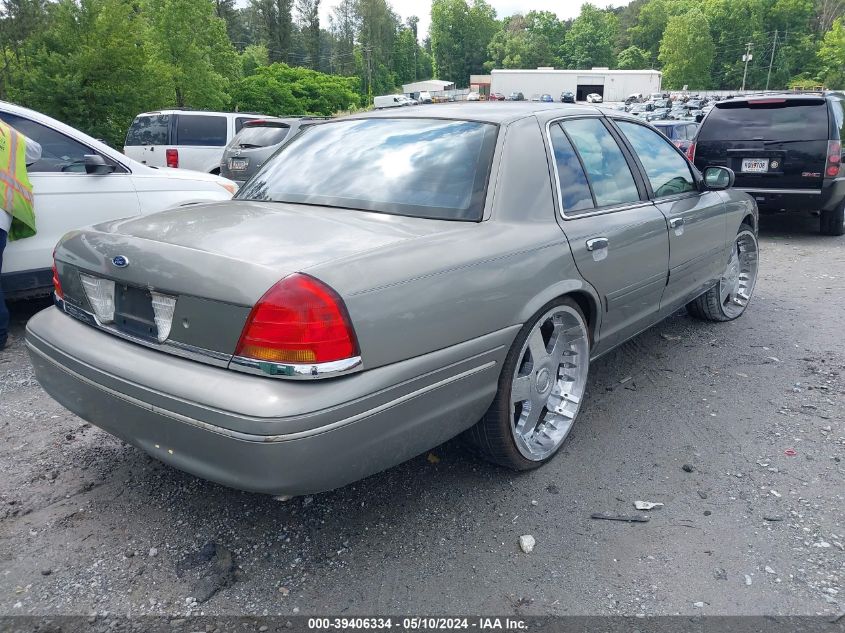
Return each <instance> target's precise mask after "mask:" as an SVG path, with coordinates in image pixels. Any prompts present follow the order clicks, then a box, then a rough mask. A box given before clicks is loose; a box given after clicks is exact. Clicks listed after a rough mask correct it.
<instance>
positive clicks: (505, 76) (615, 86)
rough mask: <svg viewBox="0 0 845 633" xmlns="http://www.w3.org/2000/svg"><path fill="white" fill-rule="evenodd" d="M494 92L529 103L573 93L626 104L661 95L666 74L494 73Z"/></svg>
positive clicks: (601, 71) (596, 70) (541, 70)
mask: <svg viewBox="0 0 845 633" xmlns="http://www.w3.org/2000/svg"><path fill="white" fill-rule="evenodd" d="M490 74H491V77H492V79H491V82H490V83H491V85H490V90H491V92H500V93H502V94H504V95H506V96H507V95H509V94H510V93H511V92H521V93H522V94H523V95H525V98H526V99H530V98H531V96H532V95H535V94H550V95H552V97H554V99H555V100H556V101H557V100H558V99H560V93H561V92H564V91H567V90H569V91H572V92H573V93H575V98H576V99H577V100H578V101H584V100H585V99H586V98H587V95H588V94H590V93H597V94H600V95H602V97H603V98H604V100H605V101H624V100H625V97H627V96H628V95H630V94H634V93H642V94H644V95H647V94H650V93H653V92H660V90H661V82H662V79H663V73H661V72H660V71H658V70H609V69H607V68H593V69H592V70H555V69H554V68H537V69H533V70H528V69H526V70H523V69H494V70H493V71H492V72H491V73H490Z"/></svg>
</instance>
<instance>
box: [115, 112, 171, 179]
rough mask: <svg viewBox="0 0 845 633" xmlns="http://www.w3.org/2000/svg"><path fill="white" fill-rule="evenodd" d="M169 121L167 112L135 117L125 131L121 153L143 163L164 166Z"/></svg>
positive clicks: (168, 135)
mask: <svg viewBox="0 0 845 633" xmlns="http://www.w3.org/2000/svg"><path fill="white" fill-rule="evenodd" d="M170 123H171V120H170V115H168V114H148V115H140V116H137V117H135V120H134V121H132V125H130V126H129V131H127V133H126V141H125V142H124V144H123V153H124V154H126V155H127V156H128V157H129V158H132V159H134V160H137V161H138V162H139V163H142V164H144V165H150V166H151V167H164V166H165V163H166V159H165V152H164V150H165V146H166V145H167V144H168V143H170Z"/></svg>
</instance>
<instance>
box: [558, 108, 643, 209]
mask: <svg viewBox="0 0 845 633" xmlns="http://www.w3.org/2000/svg"><path fill="white" fill-rule="evenodd" d="M563 129H564V130H565V131H566V134H567V135H568V136H569V138H570V139H571V141H572V144H573V145H574V146H575V149H577V150H578V154H579V155H580V157H581V161H582V162H583V163H584V168H585V169H586V170H587V178H588V179H589V182H590V187H591V188H592V190H593V195H594V196H595V200H596V205H597V206H599V207H603V206H607V205H612V204H623V203H625V202H636V201H638V200H639V199H640V195H639V192H638V191H637V185H636V184H635V183H634V177H633V176H632V175H631V170H630V168H629V167H628V163H627V162H626V161H625V156H624V155H623V154H622V150H621V149H619V145H617V143H616V141H615V140H614V139H613V137H612V136H611V135H610V132H609V131H608V130H607V128H606V127H605V126H604V124H603V123H602V122H601V121H600V120H599V119H574V120H572V121H566V122H564V123H563Z"/></svg>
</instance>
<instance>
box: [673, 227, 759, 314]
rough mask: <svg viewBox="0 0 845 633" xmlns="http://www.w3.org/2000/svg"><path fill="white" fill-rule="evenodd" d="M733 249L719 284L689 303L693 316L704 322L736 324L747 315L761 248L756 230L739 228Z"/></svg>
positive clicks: (690, 312)
mask: <svg viewBox="0 0 845 633" xmlns="http://www.w3.org/2000/svg"><path fill="white" fill-rule="evenodd" d="M733 249H734V250H733V252H732V254H731V257H730V259H729V260H728V265H727V267H726V268H725V272H723V273H722V276H721V278H720V280H719V283H717V284H716V285H715V286H713V287H712V288H710V290H708V291H707V292H705V293H704V294H703V295H700V296H698V297H696V298H695V299H693V300H692V301H690V302H689V303H688V304H687V312H688V313H689V314H690V316H692V317H695V318H696V319H701V320H702V321H733V320H734V319H736V318H738V317H739V316H740V315H742V313H744V312H745V308H746V307H748V304H749V302H750V301H751V295H752V293H753V292H754V285H755V284H756V283H757V265H758V254H759V247H758V245H757V235H756V234H755V233H754V229H753V228H751V227H750V226H748V225H747V224H742V225H740V227H739V231H738V232H737V234H736V239H735V240H734V245H733Z"/></svg>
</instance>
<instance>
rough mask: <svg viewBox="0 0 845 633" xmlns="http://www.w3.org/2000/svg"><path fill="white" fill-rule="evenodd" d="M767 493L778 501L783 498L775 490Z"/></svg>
mask: <svg viewBox="0 0 845 633" xmlns="http://www.w3.org/2000/svg"><path fill="white" fill-rule="evenodd" d="M769 493H770V494H771V495H772V496H773V497H777V498H778V499H780V498H781V497H782V496H783V495H781V494H780V493H779V492H778V491H777V490H769Z"/></svg>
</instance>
